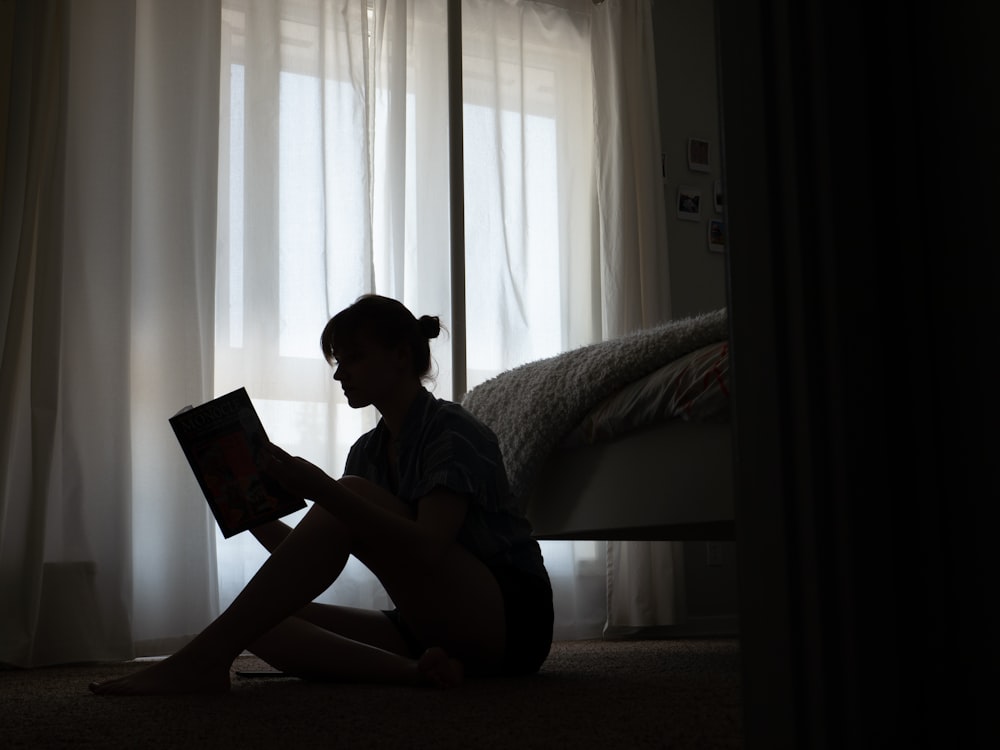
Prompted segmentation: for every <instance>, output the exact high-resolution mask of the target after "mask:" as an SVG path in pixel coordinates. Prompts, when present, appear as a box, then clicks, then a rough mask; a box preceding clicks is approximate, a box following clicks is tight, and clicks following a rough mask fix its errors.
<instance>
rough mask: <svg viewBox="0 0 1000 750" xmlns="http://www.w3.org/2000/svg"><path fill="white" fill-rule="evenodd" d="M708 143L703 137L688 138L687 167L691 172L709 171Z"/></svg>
mask: <svg viewBox="0 0 1000 750" xmlns="http://www.w3.org/2000/svg"><path fill="white" fill-rule="evenodd" d="M709 150H710V149H709V144H708V141H706V140H704V139H703V138H688V169H690V170H691V171H692V172H710V171H711V170H712V163H711V160H710V159H709Z"/></svg>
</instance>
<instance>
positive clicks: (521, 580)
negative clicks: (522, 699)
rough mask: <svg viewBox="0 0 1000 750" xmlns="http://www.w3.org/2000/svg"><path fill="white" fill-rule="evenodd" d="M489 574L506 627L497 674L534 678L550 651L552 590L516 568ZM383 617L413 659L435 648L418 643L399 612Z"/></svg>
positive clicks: (541, 581)
mask: <svg viewBox="0 0 1000 750" xmlns="http://www.w3.org/2000/svg"><path fill="white" fill-rule="evenodd" d="M490 570H491V571H492V573H493V576H494V578H496V580H497V584H498V585H499V586H500V593H501V595H502V596H503V604H504V621H505V623H506V626H507V640H506V645H505V647H504V655H503V662H502V664H501V666H500V673H501V674H504V675H509V676H515V675H526V674H533V673H534V672H537V671H538V668H539V667H541V666H542V663H543V662H544V661H545V659H546V658H547V657H548V655H549V649H550V648H551V647H552V621H553V611H552V586H551V584H550V583H549V581H548V579H547V578H540V577H538V576H536V575H532V574H530V573H524V572H522V571H520V570H517V569H516V568H511V567H502V568H501V567H497V568H491V569H490ZM385 615H386V617H388V618H389V620H390V621H391V622H392V623H393V625H395V626H396V629H397V630H398V631H399V634H400V635H401V636H402V638H403V640H404V641H406V645H407V647H408V648H409V649H410V656H411V657H413V658H414V659H416V658H418V657H419V656H420V655H421V654H422V653H423V652H424V651H425V650H426V649H427V648H428V647H430V646H432V645H435V644H430V643H428V644H425V643H421V641H420V639H419V638H418V637H417V636H416V634H415V633H414V632H413V631H412V630H411V629H410V627H409V626H408V625H407V624H406V622H405V621H404V620H403V618H402V616H401V615H400V613H399V610H395V609H393V610H386V611H385Z"/></svg>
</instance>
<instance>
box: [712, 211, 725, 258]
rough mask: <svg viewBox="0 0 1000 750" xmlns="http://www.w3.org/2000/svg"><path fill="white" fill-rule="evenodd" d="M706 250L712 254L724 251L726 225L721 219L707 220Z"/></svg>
mask: <svg viewBox="0 0 1000 750" xmlns="http://www.w3.org/2000/svg"><path fill="white" fill-rule="evenodd" d="M708 249H709V250H710V251H711V252H713V253H724V252H725V251H726V223H725V222H724V221H722V220H721V219H709V220H708Z"/></svg>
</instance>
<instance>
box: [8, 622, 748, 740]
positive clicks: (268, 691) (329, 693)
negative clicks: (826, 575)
mask: <svg viewBox="0 0 1000 750" xmlns="http://www.w3.org/2000/svg"><path fill="white" fill-rule="evenodd" d="M139 666H140V665H137V664H135V663H125V664H112V665H106V664H105V665H88V666H68V667H55V668H46V669H37V670H7V671H0V748H3V750H6V749H7V748H50V747H68V746H74V747H77V746H83V747H92V748H112V749H113V748H140V749H141V750H146V749H147V748H187V749H190V750H194V749H195V748H209V747H211V748H220V747H222V748H225V747H243V748H253V747H269V748H272V747H274V748H279V749H280V750H285V749H287V748H314V747H315V748H319V747H326V748H431V747H433V748H459V747H461V748H508V747H509V748H534V747H539V748H540V747H545V748H563V747H565V748H603V749H610V748H699V749H705V750H710V749H712V748H738V747H741V746H742V743H741V740H740V728H741V707H740V704H741V701H740V663H739V648H738V644H737V641H736V640H734V639H713V640H663V641H652V640H637V641H562V642H557V643H556V644H554V645H553V649H552V653H551V655H550V657H549V660H548V661H547V662H546V663H545V665H544V666H543V668H542V671H541V672H540V673H539V674H537V675H535V676H533V677H530V678H523V679H521V678H519V679H498V680H470V681H468V682H466V684H465V685H464V686H462V687H461V688H458V689H455V690H447V691H440V690H434V689H430V688H406V687H381V686H372V685H341V684H315V683H306V682H302V681H299V680H296V679H292V678H279V679H244V678H239V677H234V680H233V690H232V691H231V692H230V693H229V694H227V695H221V696H212V697H193V696H192V697H186V696H185V697H169V698H163V697H133V698H108V697H98V696H95V695H92V694H91V693H90V692H89V691H88V689H87V685H88V684H89V683H90V682H91V681H93V680H95V679H106V678H108V677H114V676H118V675H122V674H126V673H128V672H130V671H133V670H135V669H137V668H138V667H139ZM235 667H236V668H237V669H241V670H246V669H251V670H252V669H266V665H264V664H262V663H261V662H259V661H257V660H256V659H254V658H253V657H250V656H243V657H240V659H239V660H238V661H237V664H236V665H235Z"/></svg>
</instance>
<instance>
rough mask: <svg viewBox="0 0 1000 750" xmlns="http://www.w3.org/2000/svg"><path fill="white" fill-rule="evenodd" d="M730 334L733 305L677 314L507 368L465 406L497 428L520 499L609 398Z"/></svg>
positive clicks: (472, 393)
mask: <svg viewBox="0 0 1000 750" xmlns="http://www.w3.org/2000/svg"><path fill="white" fill-rule="evenodd" d="M728 335H729V331H728V324H727V319H726V310H725V308H723V309H721V310H716V311H714V312H710V313H705V314H702V315H697V316H693V317H690V318H683V319H680V320H673V321H670V322H669V323H664V324H662V325H659V326H656V327H653V328H647V329H644V330H642V331H637V332H636V333H632V334H629V335H627V336H623V337H621V338H619V339H614V340H611V341H603V342H600V343H598V344H591V345H589V346H584V347H580V348H578V349H574V350H571V351H568V352H565V353H563V354H558V355H556V356H554V357H549V358H548V359H541V360H538V361H535V362H529V363H528V364H525V365H521V366H520V367H515V368H514V369H511V370H507V371H506V372H502V373H500V374H499V375H497V376H496V377H494V378H492V379H490V380H487V381H486V382H484V383H482V384H480V385H478V386H476V387H475V388H473V389H472V390H471V391H469V392H468V394H466V396H465V398H464V399H463V400H462V405H463V406H465V408H466V409H468V410H469V411H470V412H471V413H472V414H473V415H475V416H476V417H478V418H479V419H480V420H481V421H483V422H484V423H485V424H486V425H488V426H489V427H490V428H491V429H492V430H493V431H494V432H495V433H496V435H497V438H498V440H499V441H500V449H501V450H502V451H503V457H504V465H505V466H506V469H507V476H508V478H509V480H510V486H511V491H512V492H513V493H514V495H515V496H516V497H519V498H520V497H523V496H524V493H525V492H526V491H527V490H528V489H530V487H531V484H532V482H533V481H534V480H535V477H536V475H537V473H538V471H539V470H540V469H541V467H542V466H543V465H544V463H545V461H546V460H547V459H548V458H549V456H550V455H551V454H552V452H553V451H554V450H555V449H556V447H557V446H558V445H559V443H560V442H562V441H563V440H564V439H565V438H566V436H567V435H568V434H569V433H570V432H571V431H572V430H573V429H574V428H575V427H576V426H577V425H578V424H579V423H580V421H581V420H583V418H584V417H585V416H586V415H587V413H588V412H589V411H590V410H591V409H593V408H594V407H595V406H597V405H598V404H600V403H601V401H603V400H604V399H605V398H607V397H608V396H610V395H611V394H613V393H615V392H616V391H618V390H620V389H621V388H623V387H625V386H626V385H628V384H629V383H631V382H633V381H636V380H638V379H640V378H642V377H644V376H646V375H649V374H650V373H652V372H654V371H656V370H657V369H659V368H660V367H663V366H664V365H666V364H669V363H670V362H672V361H674V360H675V359H678V358H679V357H683V356H684V355H685V354H689V353H690V352H693V351H694V350H696V349H700V348H702V347H703V346H708V345H709V344H713V343H716V342H719V341H725V340H726V339H727V338H728Z"/></svg>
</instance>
